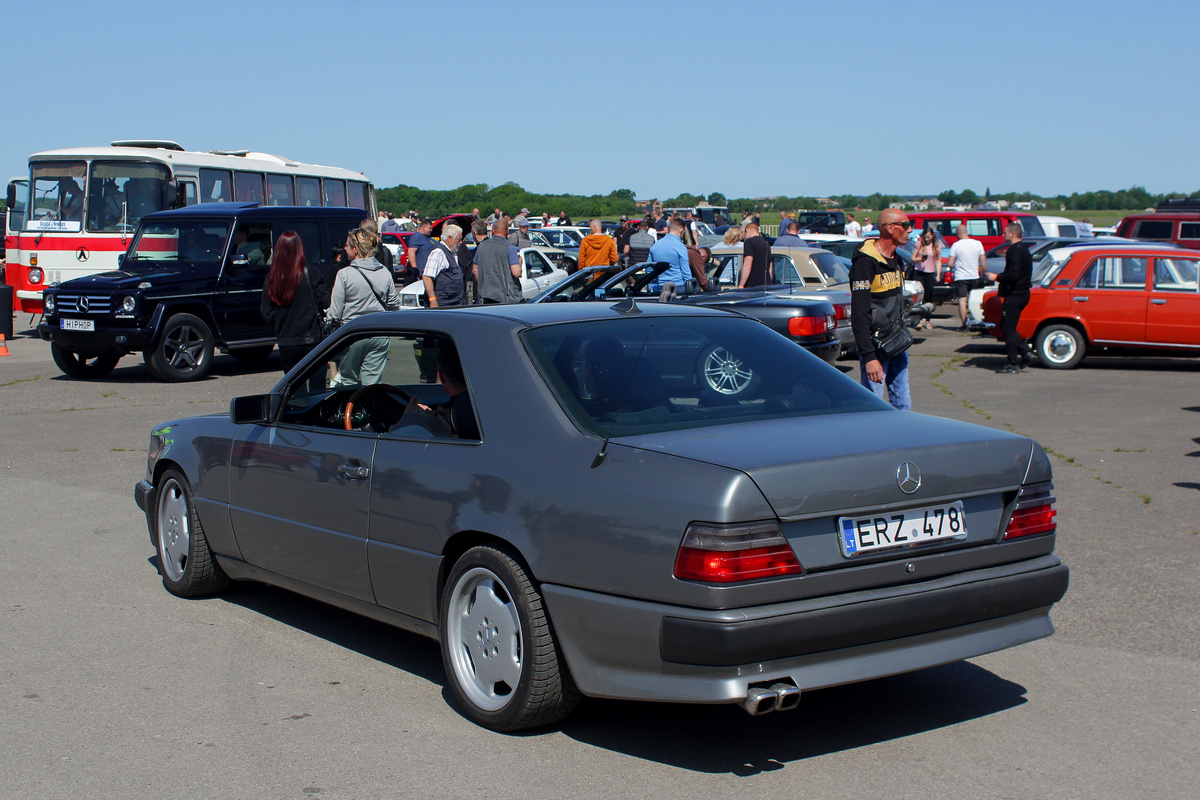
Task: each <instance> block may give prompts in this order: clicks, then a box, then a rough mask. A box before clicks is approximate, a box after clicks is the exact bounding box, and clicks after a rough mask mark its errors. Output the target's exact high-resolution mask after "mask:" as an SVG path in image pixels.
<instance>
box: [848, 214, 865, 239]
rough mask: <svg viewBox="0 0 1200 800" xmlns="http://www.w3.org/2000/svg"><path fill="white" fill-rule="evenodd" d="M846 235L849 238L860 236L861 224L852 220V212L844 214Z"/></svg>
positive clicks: (859, 237) (858, 237)
mask: <svg viewBox="0 0 1200 800" xmlns="http://www.w3.org/2000/svg"><path fill="white" fill-rule="evenodd" d="M846 236H847V237H849V238H851V239H861V238H862V226H861V225H859V224H858V223H857V222H856V221H855V220H854V215H853V214H847V215H846Z"/></svg>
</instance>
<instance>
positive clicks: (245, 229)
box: [230, 222, 275, 267]
mask: <svg viewBox="0 0 1200 800" xmlns="http://www.w3.org/2000/svg"><path fill="white" fill-rule="evenodd" d="M274 247H275V240H274V239H273V238H272V237H271V223H269V222H243V223H241V224H240V225H238V226H237V230H235V231H234V232H233V248H232V250H231V251H230V255H231V256H235V255H236V256H245V257H246V258H247V259H249V261H250V266H252V267H257V266H268V265H270V263H271V251H272V250H273V249H274Z"/></svg>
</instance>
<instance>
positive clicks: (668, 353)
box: [523, 317, 890, 437]
mask: <svg viewBox="0 0 1200 800" xmlns="http://www.w3.org/2000/svg"><path fill="white" fill-rule="evenodd" d="M523 338H524V341H525V346H526V348H527V349H528V351H529V353H530V355H531V356H532V358H533V361H534V364H535V365H536V366H537V368H538V370H539V371H540V372H541V373H542V376H543V377H544V378H545V379H546V380H547V382H548V383H549V384H550V386H551V387H552V389H553V391H554V393H555V395H556V396H557V397H558V400H559V402H560V403H561V405H562V407H563V409H564V410H565V411H566V412H567V414H569V415H570V416H571V417H572V419H574V420H575V422H576V423H577V424H578V425H579V426H580V427H582V428H584V429H585V430H587V431H589V432H591V433H592V434H594V435H596V436H600V437H603V436H613V437H621V436H631V435H636V434H641V433H657V432H661V431H671V430H681V429H685V428H697V427H706V426H712V425H725V424H730V423H735V422H745V421H749V420H764V419H780V418H786V417H799V416H814V415H824V414H838V413H845V412H851V411H876V410H885V409H888V408H890V406H888V405H887V403H885V402H883V401H882V400H880V399H879V398H877V397H875V396H874V395H873V394H871V393H870V392H868V391H866V390H865V389H863V388H862V387H861V386H859V385H858V383H857V382H856V381H854V380H853V379H851V378H848V377H846V376H845V375H843V374H842V373H841V372H840V371H839V370H837V369H834V368H833V367H830V366H829V365H828V364H826V363H825V362H823V361H821V360H820V359H818V358H817V357H815V356H813V355H811V354H810V353H808V351H806V350H804V349H803V348H801V347H796V345H795V344H793V343H792V342H791V341H789V340H788V339H787V338H785V337H783V336H781V335H779V334H777V333H775V332H774V331H772V330H771V329H770V328H768V327H766V326H765V325H762V324H761V323H759V322H757V321H754V320H749V319H738V318H728V319H725V318H704V317H677V318H662V317H658V318H655V317H651V318H649V319H646V318H643V319H628V318H626V319H613V320H599V321H595V322H581V323H570V324H563V325H552V326H546V327H541V328H533V329H531V330H529V331H527V332H525V333H524V334H523Z"/></svg>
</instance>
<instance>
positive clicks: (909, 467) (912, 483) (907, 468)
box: [896, 461, 921, 494]
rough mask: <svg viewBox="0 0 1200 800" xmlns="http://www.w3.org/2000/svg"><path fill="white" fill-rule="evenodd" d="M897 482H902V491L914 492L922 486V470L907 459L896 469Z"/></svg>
mask: <svg viewBox="0 0 1200 800" xmlns="http://www.w3.org/2000/svg"><path fill="white" fill-rule="evenodd" d="M896 483H898V484H900V491H902V492H904V493H905V494H912V493H913V492H915V491H916V490H917V489H920V488H921V470H919V469H917V465H916V464H914V463H912V462H911V461H905V462H904V463H903V464H901V465H900V467H899V468H898V469H897V470H896Z"/></svg>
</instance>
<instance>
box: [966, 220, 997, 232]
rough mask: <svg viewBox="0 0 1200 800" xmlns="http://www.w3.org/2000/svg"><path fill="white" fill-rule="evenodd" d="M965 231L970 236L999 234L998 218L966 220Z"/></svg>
mask: <svg viewBox="0 0 1200 800" xmlns="http://www.w3.org/2000/svg"><path fill="white" fill-rule="evenodd" d="M967 233H969V234H971V235H972V236H1000V235H1001V234H1000V220H998V219H995V218H991V217H989V218H987V219H969V220H967Z"/></svg>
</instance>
